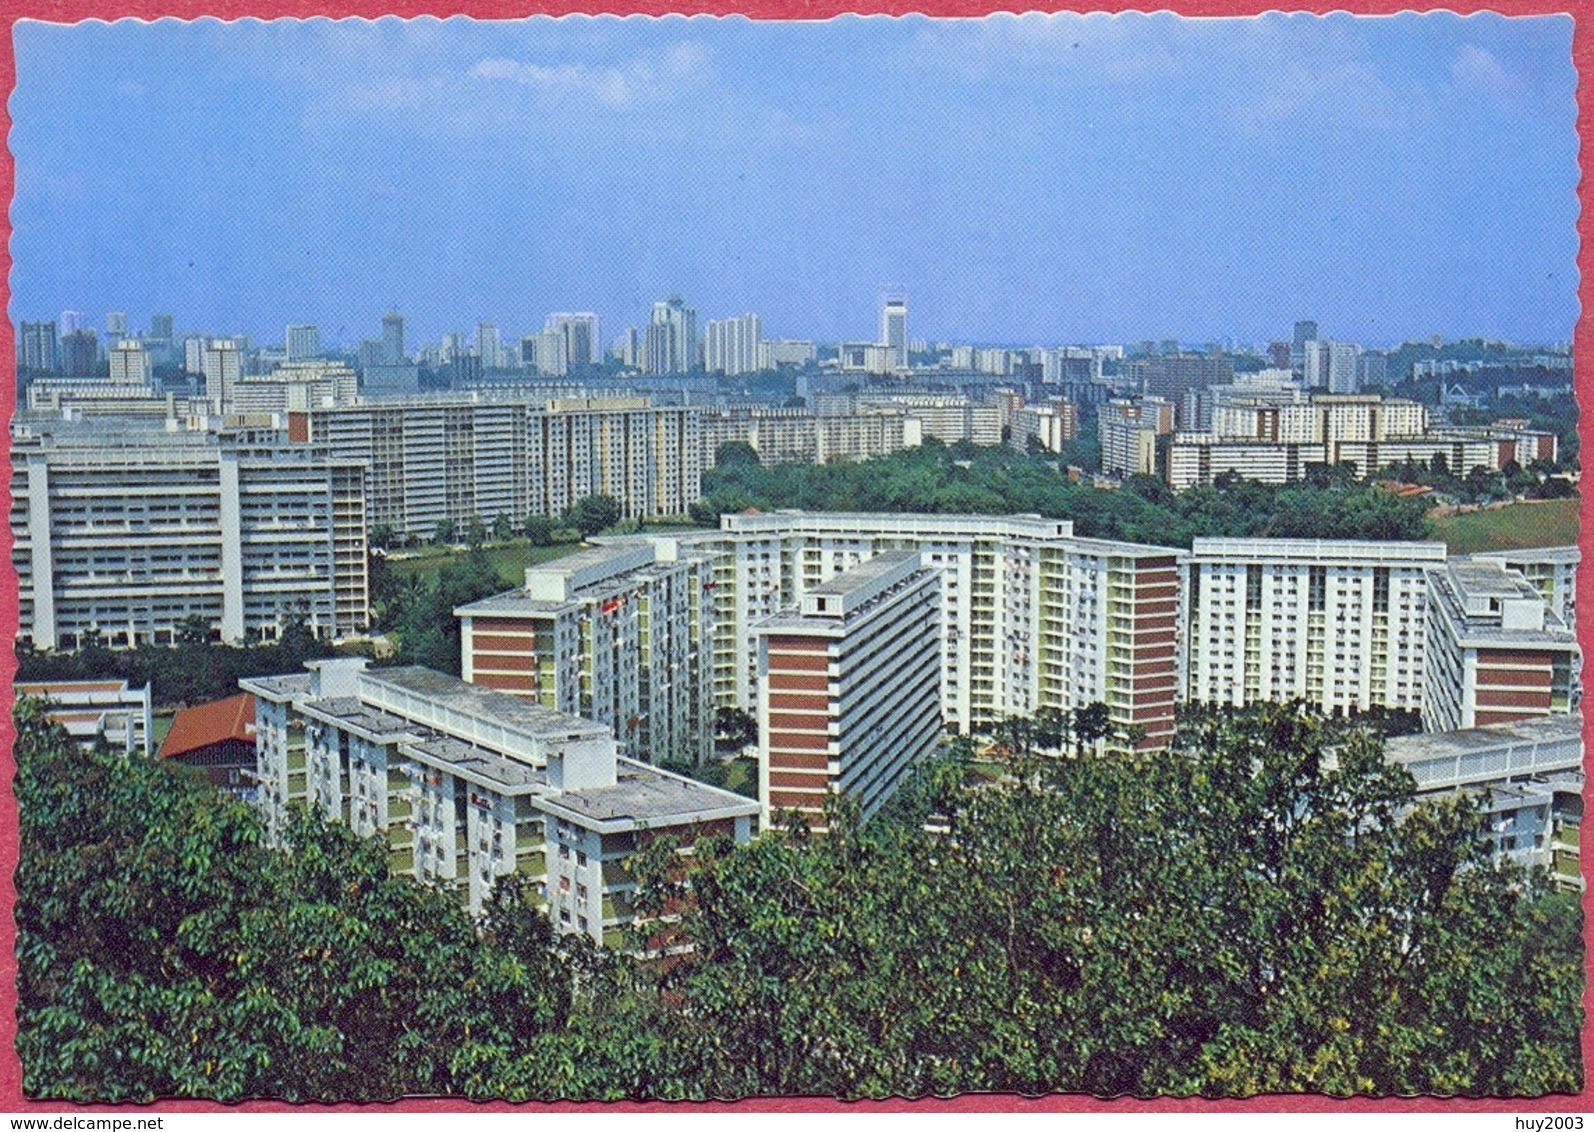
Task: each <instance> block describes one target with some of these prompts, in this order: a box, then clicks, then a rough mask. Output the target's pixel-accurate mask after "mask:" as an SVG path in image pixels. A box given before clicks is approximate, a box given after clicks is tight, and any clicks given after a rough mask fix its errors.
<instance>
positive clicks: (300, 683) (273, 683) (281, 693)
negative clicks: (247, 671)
mask: <svg viewBox="0 0 1594 1132" xmlns="http://www.w3.org/2000/svg"><path fill="white" fill-rule="evenodd" d="M238 686H239V687H240V688H242V689H243V690H244V691H246V692H254V693H256V694H257V695H263V696H265V697H266V698H267V699H269V700H274V701H277V702H283V701H287V700H297V699H303V698H304V697H305V696H308V695H309V694H310V674H309V673H308V672H296V673H292V674H290V675H287V676H246V677H244V678H243V679H242V680H240V681H238Z"/></svg>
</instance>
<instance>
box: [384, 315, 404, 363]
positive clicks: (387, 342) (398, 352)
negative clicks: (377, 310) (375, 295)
mask: <svg viewBox="0 0 1594 1132" xmlns="http://www.w3.org/2000/svg"><path fill="white" fill-rule="evenodd" d="M409 360H410V359H409V355H408V354H406V353H405V352H404V316H403V315H401V314H399V313H398V312H397V311H389V312H388V313H387V314H385V315H383V316H382V362H383V364H384V365H390V366H396V365H402V364H403V363H405V362H407V361H409Z"/></svg>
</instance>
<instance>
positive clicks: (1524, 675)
mask: <svg viewBox="0 0 1594 1132" xmlns="http://www.w3.org/2000/svg"><path fill="white" fill-rule="evenodd" d="M1498 684H1505V685H1508V686H1510V687H1514V688H1548V687H1549V686H1550V670H1549V669H1548V668H1527V667H1523V668H1480V669H1478V686H1479V687H1483V686H1485V685H1498Z"/></svg>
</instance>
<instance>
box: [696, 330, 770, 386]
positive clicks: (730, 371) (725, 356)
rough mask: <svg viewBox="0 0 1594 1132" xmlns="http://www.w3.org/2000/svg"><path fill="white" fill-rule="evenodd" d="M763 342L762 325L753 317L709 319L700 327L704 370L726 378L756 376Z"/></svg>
mask: <svg viewBox="0 0 1594 1132" xmlns="http://www.w3.org/2000/svg"><path fill="white" fill-rule="evenodd" d="M763 339H764V329H763V324H762V322H761V321H760V320H759V317H758V316H757V315H756V314H749V315H743V316H742V317H740V318H723V319H710V320H709V321H708V322H707V323H705V324H704V327H703V368H704V369H705V370H707V371H708V372H709V373H722V374H725V375H726V376H727V377H734V376H736V375H738V374H743V373H756V372H757V371H758V369H759V356H758V347H759V345H760V344H761V343H762V342H763Z"/></svg>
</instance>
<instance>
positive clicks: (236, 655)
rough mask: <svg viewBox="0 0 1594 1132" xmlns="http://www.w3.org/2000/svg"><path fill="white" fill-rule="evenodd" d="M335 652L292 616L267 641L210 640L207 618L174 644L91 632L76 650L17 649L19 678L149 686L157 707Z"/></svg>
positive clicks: (221, 694) (213, 694) (200, 698)
mask: <svg viewBox="0 0 1594 1132" xmlns="http://www.w3.org/2000/svg"><path fill="white" fill-rule="evenodd" d="M330 655H332V646H331V645H329V644H327V643H326V642H325V641H321V640H318V639H316V637H315V636H314V635H313V634H312V633H310V631H309V630H308V629H307V628H306V627H305V625H304V623H303V622H302V621H300V620H290V621H289V623H288V625H287V627H286V628H285V629H284V631H283V634H282V637H281V638H280V639H279V640H277V641H273V642H271V643H269V644H255V645H238V646H234V645H223V644H219V643H216V642H214V641H212V640H211V639H210V632H209V625H208V623H207V622H206V621H205V619H204V618H197V619H193V618H191V619H189V622H188V623H186V625H185V626H183V627H180V628H179V632H178V643H176V644H174V645H169V646H168V645H141V646H139V647H138V648H134V649H111V648H107V647H106V646H105V645H104V644H103V643H102V642H101V641H100V640H99V639H98V638H97V637H95V636H94V635H92V634H90V635H89V639H88V640H86V641H84V642H82V643H81V645H80V646H79V647H78V649H77V650H76V651H75V652H63V653H58V652H50V651H37V650H34V649H32V648H29V647H27V646H24V645H19V646H18V647H17V675H16V679H17V680H18V681H19V682H23V681H30V680H126V681H127V682H128V683H129V684H130V685H131V686H132V687H135V688H142V687H144V686H145V685H150V686H151V690H150V696H151V699H152V700H153V701H154V703H155V705H156V706H157V707H173V706H180V705H189V704H199V703H207V702H209V701H211V700H218V699H223V698H225V697H227V696H235V695H237V694H238V679H239V677H242V676H259V675H260V674H261V673H265V672H294V671H297V670H298V669H300V668H301V667H302V666H303V665H304V662H305V661H307V660H314V659H316V658H318V657H324V656H330Z"/></svg>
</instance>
